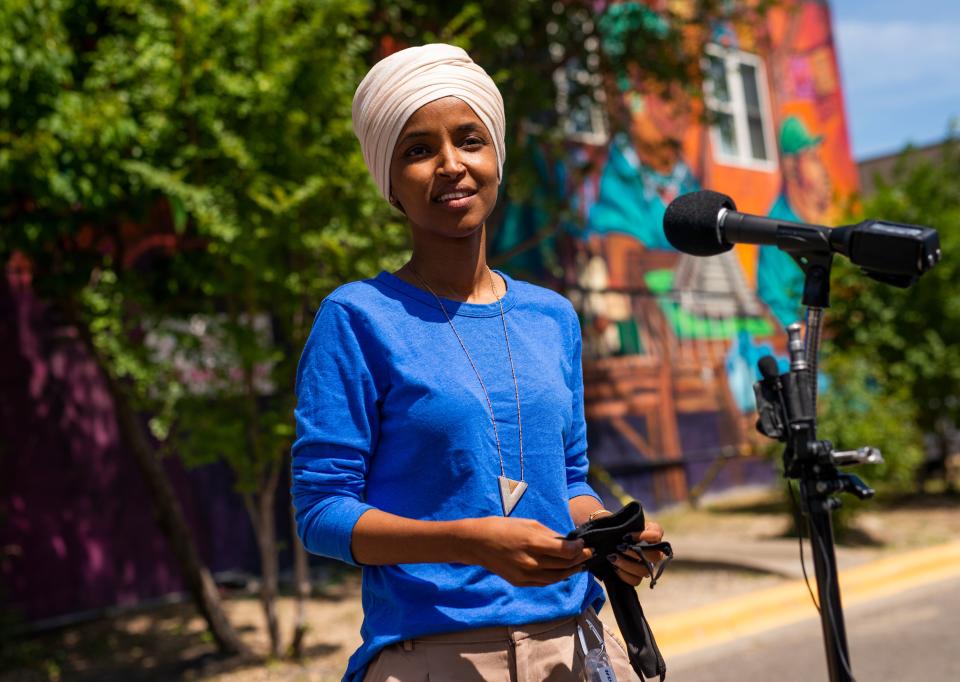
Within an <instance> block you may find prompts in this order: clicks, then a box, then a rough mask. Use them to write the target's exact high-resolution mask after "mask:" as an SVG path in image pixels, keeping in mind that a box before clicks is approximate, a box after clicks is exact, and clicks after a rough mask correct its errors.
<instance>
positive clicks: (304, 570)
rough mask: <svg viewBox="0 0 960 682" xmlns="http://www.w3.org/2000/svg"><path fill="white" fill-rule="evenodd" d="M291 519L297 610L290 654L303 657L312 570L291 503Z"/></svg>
mask: <svg viewBox="0 0 960 682" xmlns="http://www.w3.org/2000/svg"><path fill="white" fill-rule="evenodd" d="M290 521H291V525H292V527H293V535H292V536H291V537H292V538H293V539H292V542H293V596H294V600H295V611H294V614H293V639H292V640H291V642H290V656H291V657H292V658H302V657H303V639H304V637H305V636H306V634H307V629H308V626H307V599H309V598H310V571H309V566H308V564H307V549H306V547H304V546H303V543H302V542H300V537H299V536H298V535H297V518H296V510H295V509H294V507H293V504H291V505H290Z"/></svg>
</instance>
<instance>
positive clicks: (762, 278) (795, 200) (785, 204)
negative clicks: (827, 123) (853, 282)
mask: <svg viewBox="0 0 960 682" xmlns="http://www.w3.org/2000/svg"><path fill="white" fill-rule="evenodd" d="M822 142H823V136H822V135H811V134H810V132H809V131H808V130H807V127H806V126H805V125H804V124H803V121H801V120H800V119H799V118H798V117H796V116H788V117H787V118H786V119H785V120H784V122H783V125H782V126H781V127H780V164H781V168H782V173H783V188H782V190H781V192H780V195H779V196H778V197H777V200H776V201H775V202H774V204H773V206H772V207H771V208H770V211H769V212H768V215H769V216H770V217H771V218H777V219H780V220H789V221H791V222H801V223H820V222H822V221H823V220H824V219H825V218H826V217H827V213H828V211H829V210H830V207H831V203H832V199H833V187H832V185H831V182H830V175H829V173H828V172H827V167H826V165H825V164H824V162H823V159H822V158H821V156H820V145H821V143H822ZM757 292H758V294H759V295H760V298H761V299H762V300H763V301H764V302H765V303H766V304H767V305H768V306H770V310H771V312H773V314H774V316H775V317H776V318H777V320H779V321H780V323H781V324H783V325H784V326H786V325H788V324H790V323H792V322H796V321H797V319H798V317H799V316H800V312H801V305H800V298H801V296H802V294H803V271H801V270H800V266H798V265H797V264H796V263H795V262H794V260H793V259H792V258H791V257H790V256H789V255H787V254H786V253H784V252H783V251H781V250H779V249H777V248H775V247H773V246H762V247H760V256H759V261H758V263H757Z"/></svg>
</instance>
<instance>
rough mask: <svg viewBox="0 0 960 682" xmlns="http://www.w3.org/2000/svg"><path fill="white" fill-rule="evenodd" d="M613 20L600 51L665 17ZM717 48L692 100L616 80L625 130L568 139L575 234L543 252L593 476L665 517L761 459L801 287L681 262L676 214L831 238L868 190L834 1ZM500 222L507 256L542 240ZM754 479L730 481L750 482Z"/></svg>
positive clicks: (779, 260) (784, 267) (741, 269)
mask: <svg viewBox="0 0 960 682" xmlns="http://www.w3.org/2000/svg"><path fill="white" fill-rule="evenodd" d="M605 19H606V20H605V21H601V22H599V24H598V29H599V31H600V32H601V39H602V40H603V41H604V43H605V46H609V45H614V46H615V44H616V41H617V40H619V39H620V37H621V35H623V32H625V31H627V30H628V29H629V28H630V25H631V22H636V21H646V22H649V21H656V15H655V14H654V13H653V12H652V11H651V10H650V9H649V8H648V7H647V6H646V5H644V4H642V3H616V4H615V5H614V6H613V7H611V8H609V9H608V11H607V13H606V15H605ZM711 36H712V37H711V40H710V45H709V47H708V50H707V54H706V55H705V56H704V62H703V63H704V71H705V74H706V80H705V81H704V83H703V87H702V89H700V90H699V91H698V92H693V93H692V94H691V92H690V91H689V90H688V89H684V88H683V87H681V86H680V85H679V84H673V85H668V86H664V85H659V84H658V83H657V82H656V81H654V80H653V79H650V78H647V77H645V76H644V74H643V73H642V72H641V71H640V70H639V69H637V70H631V71H628V72H625V73H622V74H619V75H618V77H617V78H616V87H615V89H616V95H617V96H616V97H612V98H611V97H609V94H608V96H607V97H606V98H598V101H606V102H608V104H606V105H604V111H603V112H602V113H604V114H606V115H607V116H608V118H609V116H610V114H611V112H612V111H613V110H614V109H616V110H617V111H618V112H622V111H626V112H627V119H628V121H629V124H628V126H626V128H627V129H626V130H621V131H618V132H614V133H612V134H606V130H594V131H590V133H591V134H590V135H589V136H588V139H590V142H584V141H581V140H578V139H576V138H574V139H573V140H572V141H571V145H570V147H569V154H568V156H567V158H566V159H564V160H563V161H562V165H563V166H564V167H565V169H566V170H565V172H564V173H563V176H564V177H566V178H568V183H567V184H568V187H567V191H568V197H570V198H571V201H572V203H573V206H574V208H575V210H576V211H577V212H578V213H579V216H580V227H576V228H574V227H571V228H570V229H568V230H567V232H566V236H565V238H564V239H562V240H560V241H552V242H547V246H548V247H549V248H555V249H557V250H558V252H559V253H560V254H561V260H562V261H563V262H562V264H561V265H562V268H563V271H564V284H565V288H566V294H567V295H568V297H569V298H570V299H571V301H573V303H574V305H575V307H576V308H577V310H578V312H579V314H580V317H581V321H582V324H583V339H584V372H585V380H586V382H587V389H586V408H587V417H588V422H589V426H590V434H589V442H590V447H591V452H592V460H593V461H594V462H596V463H597V464H598V466H600V467H602V468H603V469H604V470H605V471H606V472H608V473H611V474H612V475H613V477H614V478H615V479H616V480H617V481H618V482H619V484H621V485H622V486H623V487H624V488H626V492H627V493H628V494H631V495H634V496H643V497H644V499H647V500H650V501H651V502H653V503H656V502H669V501H672V500H680V499H684V498H685V497H686V496H687V494H688V491H689V489H690V488H691V486H694V485H695V484H697V483H699V482H701V479H702V478H703V477H704V476H713V475H715V473H716V471H715V469H716V467H715V466H713V464H714V462H715V461H716V460H717V458H718V457H720V456H724V457H728V456H729V455H731V453H733V454H737V453H741V454H742V453H749V452H750V451H751V447H750V444H751V443H753V442H755V438H754V436H753V422H754V420H755V416H754V415H753V410H754V400H753V391H752V384H753V382H754V381H755V379H756V376H755V372H756V369H755V367H756V361H757V359H759V357H761V356H762V355H764V354H768V353H771V352H772V353H774V354H778V353H779V354H780V355H781V356H782V355H783V354H784V353H783V351H784V334H783V327H784V326H785V325H787V324H789V323H791V322H793V321H796V320H797V319H798V318H799V317H800V315H801V313H802V310H801V308H800V305H799V301H800V293H801V291H802V286H803V275H802V272H801V271H800V268H799V267H798V266H797V265H796V264H795V263H794V262H793V260H792V259H791V258H790V257H789V256H787V255H786V254H784V253H782V252H780V251H779V250H777V249H775V248H773V247H766V246H764V247H759V248H758V247H756V246H745V245H738V246H737V247H736V249H735V250H733V251H731V252H729V253H727V254H723V255H721V256H715V257H712V258H695V257H691V256H687V255H685V254H681V253H679V252H677V251H675V250H673V249H672V248H671V247H670V245H669V243H667V241H666V239H665V238H664V235H663V230H662V220H663V213H664V210H665V209H666V206H667V205H668V204H669V203H670V202H671V201H672V200H673V199H674V198H675V197H677V196H678V195H680V194H683V193H686V192H690V191H695V190H698V189H701V188H707V189H712V190H716V191H719V192H723V193H725V194H728V195H730V196H731V197H733V198H734V200H735V201H736V202H737V205H738V208H739V209H740V210H742V211H745V212H749V213H756V214H765V215H770V216H773V217H777V218H781V219H785V220H791V221H800V222H813V223H824V224H830V223H831V222H832V221H835V220H837V219H838V218H839V217H840V215H841V213H842V211H843V209H844V206H845V202H846V201H847V200H848V198H849V197H850V196H851V194H852V192H853V191H854V190H855V189H856V186H857V184H856V183H857V175H856V167H855V165H854V163H853V160H852V158H851V155H850V149H849V143H848V136H847V128H846V121H845V118H844V109H843V97H842V91H841V89H840V80H839V75H838V68H837V62H836V54H835V48H834V45H833V39H832V33H831V26H830V14H829V8H828V6H827V4H826V2H822V1H795V2H787V3H785V4H783V5H780V6H778V7H776V8H774V9H772V10H770V11H769V12H768V13H767V14H766V15H764V17H763V18H762V20H760V21H759V22H757V21H754V22H751V23H750V24H748V25H733V24H722V25H717V26H714V27H712V28H711ZM597 106H599V105H597ZM593 113H594V114H595V113H596V112H593ZM580 119H581V120H604V119H603V117H598V116H596V115H584V116H581V117H580ZM598 139H604V142H603V143H602V144H599V143H597V140H598ZM553 175H554V177H556V176H557V173H554V174H553ZM505 216H506V217H505V221H504V224H503V226H502V229H501V230H500V231H499V232H498V235H497V240H496V241H495V243H494V248H495V250H499V251H501V252H504V251H509V250H510V249H511V248H513V249H514V251H516V248H515V247H516V244H518V243H522V241H523V239H524V238H525V236H528V235H530V234H534V233H535V232H536V231H537V230H538V229H540V226H541V222H540V221H538V220H537V218H538V216H537V215H536V214H535V213H533V212H531V211H530V210H527V209H523V208H521V207H516V206H513V207H509V208H508V210H507V211H506V213H505ZM523 258H526V260H524V261H523V262H521V260H520V259H523ZM535 261H537V262H535ZM538 262H539V263H540V264H541V265H542V263H543V251H542V248H541V251H540V252H539V255H537V256H536V257H535V258H531V254H530V253H527V254H526V256H524V254H522V253H520V254H517V255H516V256H515V257H514V258H513V259H512V260H510V261H508V263H507V267H510V266H511V265H516V266H517V267H518V268H519V269H521V270H522V271H524V273H529V272H535V271H536V270H537V267H538ZM751 466H753V465H752V464H750V463H748V461H747V460H746V459H744V460H743V461H742V462H741V463H740V464H734V465H733V466H731V467H728V469H729V471H728V473H732V475H733V478H734V479H736V478H737V476H739V478H740V480H746V479H749V478H750V476H751V473H750V471H749V468H750V467H751ZM762 466H766V465H761V468H762ZM650 471H653V472H654V473H653V476H652V477H651V476H650V473H649V472H650ZM724 475H727V474H724ZM757 475H759V474H757Z"/></svg>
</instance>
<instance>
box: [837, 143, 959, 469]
mask: <svg viewBox="0 0 960 682" xmlns="http://www.w3.org/2000/svg"><path fill="white" fill-rule="evenodd" d="M958 178H960V145H958V143H957V140H956V138H955V137H952V136H951V137H950V138H949V139H948V140H947V141H946V142H945V143H944V145H943V150H942V157H941V159H939V160H935V161H930V160H926V161H917V160H915V159H914V158H913V156H912V153H911V150H909V149H908V150H906V151H905V152H904V154H903V156H902V157H901V159H900V160H899V162H898V165H897V167H896V169H895V171H894V174H893V179H892V181H891V182H880V184H879V185H878V189H877V192H876V194H875V195H874V196H872V197H869V198H868V199H867V200H866V201H865V202H864V207H863V210H862V214H863V215H865V216H871V217H879V218H883V219H885V220H890V221H894V222H902V223H910V224H915V225H928V226H931V227H934V228H937V229H938V231H939V235H940V242H941V246H942V250H943V253H944V254H945V257H944V259H943V260H942V261H941V262H940V263H939V264H938V265H937V266H936V267H935V268H934V269H933V270H932V271H930V272H928V273H926V274H925V275H923V277H921V279H920V280H919V281H918V282H917V283H916V284H915V285H914V286H913V287H911V288H909V289H898V288H895V287H891V286H889V285H886V284H880V283H878V282H874V281H873V280H871V279H869V278H867V277H866V276H864V275H863V274H862V273H860V272H858V271H857V270H856V268H854V267H852V266H850V265H849V264H847V263H839V264H838V267H837V268H836V269H835V276H834V281H833V293H832V301H833V305H832V309H831V311H830V315H829V317H828V322H829V336H830V342H829V343H828V345H827V346H826V349H825V355H826V357H827V358H828V360H827V365H826V367H827V371H828V373H829V374H830V375H831V377H832V379H833V381H832V384H831V387H830V389H829V391H828V396H830V394H833V398H832V399H834V400H835V402H834V405H833V407H834V410H832V411H830V412H828V415H829V417H828V419H829V420H830V421H829V422H828V423H829V424H831V425H832V427H833V428H834V429H835V430H836V432H837V433H838V434H840V438H839V439H838V440H839V441H840V445H842V446H843V447H845V448H847V447H855V446H858V445H863V444H866V443H869V444H873V445H877V446H880V447H881V448H882V449H883V451H884V456H885V457H886V458H887V460H888V464H886V465H884V466H883V467H881V468H879V469H877V470H875V471H872V472H869V471H868V472H865V474H866V475H868V476H871V477H872V476H878V477H879V478H880V479H881V480H888V481H890V482H891V483H894V484H900V485H902V484H905V483H908V482H909V481H911V480H912V478H911V474H912V472H913V470H914V468H915V467H916V465H917V464H918V462H919V461H920V459H921V458H922V456H923V452H922V436H923V434H924V433H931V434H936V433H938V432H940V431H941V430H942V429H943V428H944V426H945V425H951V424H955V423H957V420H958V418H960V397H958V394H960V345H958V343H957V341H958V340H960V306H958V305H957V299H956V298H955V297H954V296H952V295H951V294H950V292H951V291H952V288H953V285H954V282H956V280H957V277H958V276H960V270H958V265H957V263H956V261H955V260H954V259H952V258H951V257H950V254H952V253H954V252H955V251H956V249H957V248H958V247H960V181H958ZM857 219H859V218H857ZM824 434H825V436H827V437H832V435H833V434H831V433H830V430H828V429H826V426H825V430H824ZM845 436H846V437H845Z"/></svg>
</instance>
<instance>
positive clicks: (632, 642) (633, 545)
mask: <svg viewBox="0 0 960 682" xmlns="http://www.w3.org/2000/svg"><path fill="white" fill-rule="evenodd" d="M644 527H645V525H644V516H643V507H641V506H640V503H639V502H637V501H635V500H634V501H632V502H630V503H629V504H627V505H626V506H624V507H623V508H622V509H621V510H620V511H618V512H616V513H615V514H613V515H611V516H604V517H601V518H599V519H595V520H593V521H588V522H587V523H585V524H583V525H582V526H580V527H578V528H576V529H574V530H572V531H570V533H569V534H567V539H570V540H576V539H583V542H584V545H585V546H586V547H589V548H591V549H592V550H593V553H594V554H593V558H592V559H590V560H589V561H588V562H587V568H588V569H589V570H590V571H591V572H592V573H593V574H594V575H596V576H597V577H598V578H599V579H600V580H602V581H603V583H604V585H606V588H607V595H608V596H609V597H610V606H611V608H613V615H614V617H615V618H616V619H617V626H618V627H619V628H620V634H621V635H622V636H623V639H624V642H625V643H626V645H627V655H628V656H629V658H630V665H631V666H632V667H633V669H634V671H636V673H637V674H638V675H640V677H641V679H646V678H653V677H659V678H660V680H661V682H662V681H663V679H664V678H665V677H666V674H667V664H666V663H665V662H664V660H663V656H662V655H661V654H660V649H659V648H657V642H656V640H655V639H654V638H653V632H652V631H651V630H650V625H649V624H648V623H647V619H646V617H645V616H644V615H643V609H642V608H641V607H640V599H639V598H638V597H637V590H636V588H634V587H633V585H629V584H627V583H625V582H623V581H622V580H621V579H620V578H619V576H617V574H616V571H615V569H614V566H613V564H611V563H610V562H609V561H607V555H608V554H613V553H615V552H624V551H625V550H626V549H632V550H634V551H636V552H637V554H638V555H639V556H640V561H642V562H643V565H644V566H645V567H646V568H647V571H648V572H649V574H650V587H651V588H653V586H654V585H655V584H656V582H657V579H658V578H659V577H660V575H661V574H662V573H663V570H664V569H665V568H666V567H667V565H668V564H669V563H670V561H671V560H672V559H673V548H672V547H671V546H670V543H669V542H656V543H648V542H634V541H633V538H632V536H631V534H632V533H639V532H641V531H643V530H644ZM643 550H647V551H658V552H662V553H663V554H664V556H665V558H664V560H663V561H661V562H659V565H658V566H654V564H653V562H651V561H650V560H649V559H647V557H645V556H644V554H643Z"/></svg>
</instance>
